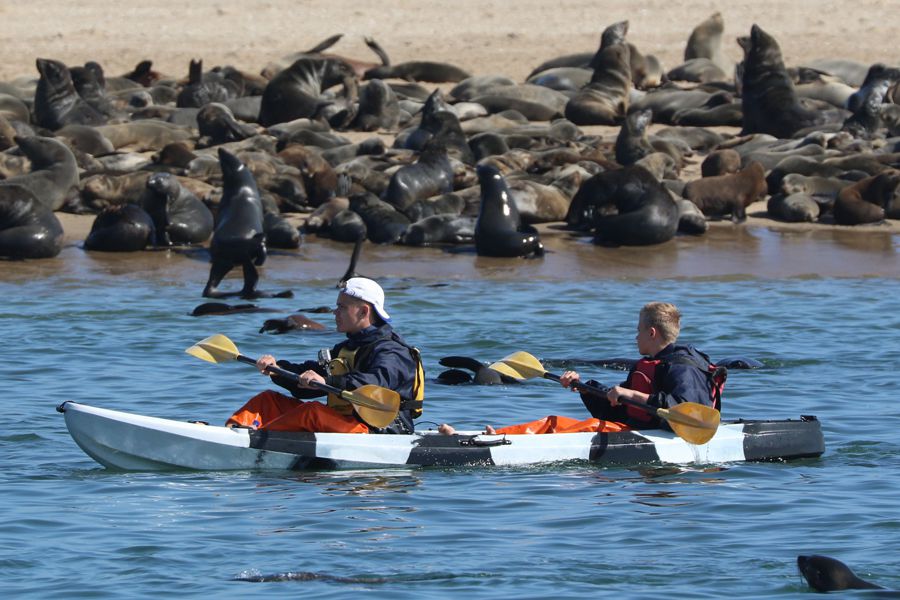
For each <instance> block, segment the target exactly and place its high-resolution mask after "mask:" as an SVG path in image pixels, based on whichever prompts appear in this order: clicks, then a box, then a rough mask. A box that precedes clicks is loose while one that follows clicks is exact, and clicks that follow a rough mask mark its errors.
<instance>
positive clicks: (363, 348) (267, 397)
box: [226, 277, 424, 433]
mask: <svg viewBox="0 0 900 600" xmlns="http://www.w3.org/2000/svg"><path fill="white" fill-rule="evenodd" d="M390 320H391V317H390V315H389V314H388V312H387V310H385V308H384V290H382V289H381V286H380V285H378V284H377V283H376V282H375V281H373V280H371V279H367V278H365V277H353V278H351V279H348V280H347V282H346V284H345V285H344V287H343V288H341V291H340V293H339V294H338V298H337V307H336V308H335V309H334V322H335V324H336V325H337V330H338V331H340V332H342V333H345V334H346V335H347V339H346V340H345V341H343V342H341V343H339V344H337V345H336V346H335V347H334V348H332V349H331V354H330V356H332V357H334V358H332V359H330V360H328V361H327V362H326V364H320V363H319V362H316V361H306V362H304V363H300V364H292V363H290V362H288V361H284V360H280V361H276V360H275V358H274V357H273V356H271V355H268V354H267V355H265V356H262V357H260V358H259V360H258V361H257V362H256V366H257V368H258V369H259V370H260V371H261V372H263V373H265V372H266V369H267V368H268V367H270V366H272V365H276V364H277V365H278V366H279V367H281V368H283V369H286V370H288V371H292V372H294V373H297V374H298V375H297V378H296V379H294V378H287V377H279V376H276V375H272V376H271V377H272V381H274V382H275V383H277V384H278V385H280V386H282V387H284V388H286V389H287V390H289V391H290V392H291V394H292V395H293V397H291V396H286V395H284V394H281V393H279V392H275V391H272V390H267V391H265V392H262V393H261V394H258V395H256V396H254V397H253V398H251V399H250V401H249V402H247V404H245V405H244V406H243V407H241V408H240V410H238V411H237V412H235V413H234V414H233V415H232V416H231V417H230V418H229V419H228V421H227V422H226V425H228V426H235V425H239V426H245V427H251V428H254V429H266V430H270V431H319V432H337V433H412V432H413V418H415V417H417V416H419V415H420V414H421V412H422V397H423V396H424V393H423V392H424V388H423V385H424V372H423V371H422V369H421V358H420V357H419V351H418V350H416V349H415V348H413V347H412V346H410V345H409V344H407V343H406V342H405V341H404V340H403V338H401V337H400V336H399V335H398V334H397V333H396V332H395V331H394V330H393V328H392V327H391V325H390ZM313 382H319V383H327V384H328V385H330V386H333V387H336V388H340V389H342V390H353V389H356V388H358V387H361V386H363V385H377V386H380V387H385V388H388V389H391V390H394V391H396V392H397V393H398V394H400V398H401V405H400V413H399V414H398V416H397V419H396V420H395V421H394V422H393V423H392V424H391V425H389V426H388V427H386V428H384V429H374V428H372V427H371V426H369V425H367V424H366V423H364V422H363V421H362V420H361V419H360V418H359V417H358V415H357V414H356V413H355V412H354V411H353V405H352V404H350V403H349V402H347V401H346V400H344V399H342V398H340V397H339V396H336V395H334V394H328V403H327V404H322V403H320V402H304V401H302V400H298V398H313V397H316V396H321V395H322V394H323V392H321V391H320V390H319V389H318V388H314V387H312V386H311V385H310V384H311V383H313Z"/></svg>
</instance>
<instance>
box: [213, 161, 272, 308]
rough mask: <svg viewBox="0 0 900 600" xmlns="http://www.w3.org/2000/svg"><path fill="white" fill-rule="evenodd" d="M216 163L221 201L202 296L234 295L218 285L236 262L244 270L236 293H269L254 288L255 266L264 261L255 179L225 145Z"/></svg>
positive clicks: (252, 295) (247, 295) (250, 295)
mask: <svg viewBox="0 0 900 600" xmlns="http://www.w3.org/2000/svg"><path fill="white" fill-rule="evenodd" d="M219 164H220V167H221V169H222V186H223V190H222V201H221V203H220V204H219V213H218V222H217V224H216V228H215V231H214V232H213V236H212V242H210V245H209V253H210V261H211V263H212V264H211V266H210V269H209V280H208V281H207V282H206V287H204V288H203V296H204V297H206V298H222V297H225V296H229V295H235V294H233V293H225V292H220V291H219V290H218V286H219V284H220V283H221V282H222V279H223V278H224V277H225V275H226V274H228V272H229V271H230V270H231V269H233V268H234V267H235V266H237V265H241V267H242V268H243V271H244V286H243V288H242V289H241V291H240V292H238V293H237V294H238V295H240V296H241V297H242V298H261V297H266V296H270V295H271V294H266V293H263V292H260V291H259V290H258V289H257V287H256V285H257V283H258V282H259V273H258V272H257V270H256V267H257V266H260V265H262V264H263V263H264V262H265V261H266V242H265V235H266V234H265V231H264V228H263V207H262V200H261V199H260V196H259V189H258V188H257V186H256V180H255V179H254V178H253V175H252V174H251V173H250V170H249V169H248V168H247V167H246V165H244V163H242V162H241V161H240V160H239V159H238V158H237V157H236V156H235V155H234V154H232V153H231V152H229V151H228V150H225V149H224V148H219Z"/></svg>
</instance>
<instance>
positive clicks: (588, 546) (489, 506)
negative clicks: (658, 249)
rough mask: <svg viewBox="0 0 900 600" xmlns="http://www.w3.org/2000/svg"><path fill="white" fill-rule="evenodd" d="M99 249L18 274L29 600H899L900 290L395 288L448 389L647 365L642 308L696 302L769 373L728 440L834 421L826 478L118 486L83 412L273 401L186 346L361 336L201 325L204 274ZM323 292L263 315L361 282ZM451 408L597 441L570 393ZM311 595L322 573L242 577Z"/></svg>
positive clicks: (449, 410)
mask: <svg viewBox="0 0 900 600" xmlns="http://www.w3.org/2000/svg"><path fill="white" fill-rule="evenodd" d="M80 252H81V251H80V250H77V249H68V250H67V251H66V253H65V254H64V256H63V257H62V258H61V259H57V260H56V261H47V262H45V263H42V264H37V263H29V264H28V265H27V266H26V265H22V264H21V263H2V264H0V274H2V275H3V277H2V281H0V295H2V297H3V298H4V303H3V306H2V307H0V327H2V329H0V330H2V332H3V337H4V339H5V344H6V350H5V352H4V357H5V360H3V361H2V365H0V378H2V381H3V386H4V396H5V398H6V400H5V402H4V407H5V412H6V414H7V425H6V427H5V428H4V429H3V431H2V432H0V456H2V462H3V464H4V467H5V468H4V469H3V471H2V475H0V514H2V516H3V518H2V519H0V573H2V574H3V578H4V582H3V590H4V592H3V595H4V597H8V598H123V597H135V598H142V597H158V596H160V595H163V594H164V595H167V596H175V597H197V598H200V597H204V598H206V597H217V598H226V597H227V598H249V597H262V596H265V597H267V598H296V597H317V598H328V597H334V598H343V597H347V596H348V595H349V594H366V595H371V596H375V597H388V596H389V597H391V598H395V599H399V598H422V597H460V596H462V595H463V594H465V595H466V597H470V598H472V597H477V598H513V597H515V598H547V597H551V596H556V597H566V598H570V597H585V598H586V597H618V598H661V597H690V598H722V597H724V596H732V597H741V598H782V597H799V596H801V595H803V596H806V595H807V594H810V593H811V592H810V591H809V589H808V587H807V586H806V584H805V582H803V581H802V579H801V577H800V576H799V575H798V574H797V572H796V569H795V567H794V561H795V558H796V556H797V554H801V553H820V554H828V555H831V556H835V557H837V558H840V559H841V560H843V561H844V562H846V563H848V564H850V565H852V566H853V567H855V568H856V570H857V572H858V573H860V574H861V575H863V576H866V577H868V578H870V579H873V580H876V581H878V582H879V583H882V584H883V585H886V586H889V587H894V588H900V574H898V573H900V554H898V553H897V552H896V548H897V544H898V541H900V513H898V511H897V488H898V486H897V475H898V467H900V460H898V434H897V431H898V425H900V423H898V414H900V409H898V408H897V407H898V403H897V397H898V396H897V388H898V386H897V383H896V381H897V365H898V361H897V356H898V355H900V336H898V331H900V316H898V298H900V281H898V280H897V279H891V278H859V279H853V278H849V279H848V278H839V279H831V278H819V277H805V278H791V279H783V280H768V279H752V278H736V279H730V280H725V279H710V278H694V279H691V278H681V279H678V280H667V279H659V280H627V279H621V278H620V279H613V280H599V279H598V280H583V279H579V280H577V281H572V282H563V281H548V280H542V281H531V282H529V281H527V277H521V276H520V277H517V280H504V279H502V278H500V279H494V280H483V279H477V278H476V279H471V278H469V279H465V278H461V279H451V280H450V281H449V282H447V283H446V285H435V284H436V283H437V282H436V281H433V280H429V279H407V278H403V277H400V276H395V277H390V278H387V279H385V280H383V284H384V286H385V287H386V288H387V290H388V296H389V301H388V306H389V309H390V310H391V312H392V313H393V314H394V315H395V323H396V325H397V327H398V329H399V330H400V331H401V332H403V333H404V334H405V335H406V336H407V338H408V339H409V340H410V341H412V342H413V343H415V344H417V345H418V346H419V347H420V348H421V349H422V350H423V353H424V356H425V359H426V369H427V370H428V372H429V375H431V376H434V375H436V374H437V373H438V372H440V371H441V370H442V367H440V366H439V365H438V362H437V361H438V359H439V358H440V357H442V356H448V355H453V354H462V355H468V356H474V357H477V358H480V359H482V360H485V361H490V360H495V359H497V358H500V357H502V356H504V355H506V354H509V353H510V352H512V351H515V350H527V351H529V352H531V353H533V354H535V355H537V356H539V357H544V358H557V359H565V358H568V359H596V358H605V357H612V356H634V352H635V350H634V341H633V338H634V325H635V323H634V320H635V318H636V314H637V310H638V309H639V307H640V306H641V304H643V303H644V302H646V301H649V300H651V299H665V300H670V301H674V302H675V303H677V304H678V305H679V306H680V307H681V308H682V310H683V313H684V314H685V319H684V327H683V331H682V340H684V341H691V342H695V343H696V344H698V345H699V346H700V347H701V348H703V349H705V350H706V351H708V352H709V353H710V354H711V355H712V357H713V358H724V357H734V356H746V357H751V358H756V359H758V360H761V361H762V362H764V363H765V368H763V369H760V370H755V371H732V373H731V375H730V378H729V383H728V387H727V390H726V392H727V394H726V404H725V416H726V417H732V418H736V417H747V418H766V417H776V418H788V417H797V416H799V415H801V414H815V415H818V417H819V418H820V419H821V421H822V424H823V429H824V431H825V438H826V445H827V451H826V454H825V455H824V456H823V457H822V458H821V459H816V460H804V461H798V462H792V463H789V464H732V465H725V466H721V467H715V468H712V467H704V468H689V469H675V468H660V467H657V468H640V469H600V468H597V467H594V466H590V465H559V466H543V467H540V468H533V469H495V470H485V469H448V470H440V469H433V470H394V471H367V472H349V473H348V472H341V473H327V472H312V473H266V474H258V473H244V472H241V473H183V472H174V473H117V472H109V471H106V470H104V469H103V468H101V467H100V466H99V465H97V464H96V463H94V462H93V461H92V460H91V459H89V458H88V457H87V456H86V455H85V454H84V453H82V451H81V450H80V449H79V448H78V447H77V446H76V445H75V443H74V442H73V441H72V440H71V438H70V437H69V435H68V433H67V432H66V429H65V425H64V421H63V418H62V416H61V415H60V414H58V413H56V412H55V410H54V407H55V406H56V405H57V404H59V403H60V402H62V401H64V400H75V401H78V402H85V403H89V404H95V405H98V406H104V407H109V408H115V409H122V410H128V411H134V412H140V413H145V414H151V415H155V416H163V417H171V418H176V419H194V418H201V419H207V420H209V421H213V422H219V421H222V420H224V419H225V417H226V416H227V415H228V414H229V413H230V412H231V410H232V409H234V408H235V407H237V406H239V405H240V404H241V403H243V402H244V401H245V400H246V398H248V397H249V396H250V395H252V394H253V393H255V392H256V391H258V390H259V389H260V387H261V386H262V385H263V384H264V381H265V380H264V379H263V378H262V377H261V376H259V375H257V374H256V373H255V372H254V371H253V370H252V369H251V368H249V367H245V366H242V365H239V364H233V365H220V366H215V365H210V364H207V363H202V362H200V361H197V360H196V359H193V358H191V357H189V356H187V355H186V354H184V352H183V351H184V349H185V348H186V347H187V346H189V345H191V344H192V343H193V342H195V341H198V340H200V339H202V338H204V337H206V336H208V335H210V334H212V333H217V332H220V333H225V334H227V335H228V336H229V337H231V338H232V339H233V340H234V341H235V342H236V343H237V344H238V345H239V347H240V348H241V350H242V352H244V353H245V354H249V355H251V356H256V355H259V354H260V353H263V352H273V353H274V354H276V356H284V357H295V358H302V357H307V356H309V357H311V356H314V355H315V352H316V351H317V350H318V349H319V348H321V347H326V346H331V345H332V344H333V343H334V342H335V341H336V340H337V337H336V334H334V333H325V334H321V333H319V334H289V335H283V336H272V335H261V334H258V333H257V331H258V329H259V327H260V325H261V323H262V321H263V320H264V319H265V318H266V317H267V316H269V315H265V314H241V315H233V316H227V317H205V318H194V317H191V316H188V313H189V311H190V310H191V309H192V308H193V307H194V306H196V305H197V304H199V303H200V302H202V298H200V297H199V292H200V290H201V288H202V285H203V283H204V282H205V278H206V273H207V265H206V264H205V263H203V262H202V261H200V260H193V259H192V258H185V257H181V256H173V257H168V258H165V259H154V260H153V261H150V262H149V263H146V264H145V263H140V265H139V266H136V267H128V268H126V267H123V265H126V264H128V261H129V260H133V259H128V258H127V257H114V258H113V257H110V258H108V259H103V260H97V259H92V260H90V261H87V260H85V259H80V258H78V257H77V256H75V254H74V253H80ZM67 256H68V257H69V260H70V261H73V262H70V263H69V267H68V268H62V267H61V265H65V264H66V263H65V262H64V261H65V260H67V259H66V257H67ZM73 257H74V258H73ZM282 260H283V261H284V260H287V259H282ZM460 260H469V259H468V258H466V257H462V258H461V259H460ZM545 260H552V257H549V258H547V259H545ZM60 261H63V262H60ZM36 264H37V266H35V265H36ZM278 264H279V263H278V262H277V261H276V262H275V265H276V267H277V265H278ZM281 264H285V263H283V262H282V263H281ZM523 268H524V269H526V270H527V268H528V267H527V266H526V267H523ZM25 269H27V275H22V274H21V273H25V272H26V271H25ZM303 270H304V267H303V265H302V264H300V263H298V264H297V265H296V266H294V267H292V269H290V270H289V269H284V270H283V271H282V270H278V269H277V268H275V267H270V268H269V272H267V273H266V274H265V276H264V280H263V283H264V285H265V287H267V288H270V289H283V288H292V289H293V290H294V291H295V293H296V294H297V297H296V298H295V299H293V300H269V301H263V302H262V304H263V305H265V306H270V307H272V308H274V309H276V310H277V311H278V312H277V313H275V314H274V315H272V316H278V315H279V314H280V315H286V314H289V313H290V312H292V311H294V310H296V309H298V308H300V307H307V306H319V305H328V306H331V305H333V302H334V297H335V290H334V288H333V285H334V281H335V279H336V277H337V275H339V274H340V273H336V274H335V277H333V278H330V279H325V278H317V279H308V278H304V276H303ZM573 279H575V278H573ZM235 285H236V283H235ZM311 316H312V317H313V318H317V319H319V320H321V321H322V322H324V323H327V324H329V325H332V322H331V321H330V319H329V316H328V315H311ZM581 371H582V372H583V373H585V374H586V375H590V376H593V377H595V378H597V379H601V380H604V381H608V382H615V381H617V380H619V379H621V377H622V373H621V372H613V371H604V370H600V369H596V368H590V367H586V368H583V369H581ZM428 392H429V395H428V404H427V410H426V415H425V417H424V421H422V422H420V427H422V428H427V427H428V426H429V425H428V424H427V422H428V421H433V422H435V423H440V422H443V421H447V422H451V423H454V424H455V425H457V426H458V427H465V428H476V427H480V426H481V425H482V424H485V423H492V424H494V425H503V424H509V423H513V422H518V421H521V420H527V419H531V418H536V417H539V416H543V415H545V414H550V413H557V414H565V415H571V416H584V414H583V408H582V407H581V404H580V402H579V400H578V398H577V396H576V395H575V394H571V393H569V392H566V391H564V390H562V389H561V388H559V387H557V386H555V385H554V384H551V383H550V382H541V381H535V382H530V383H528V384H527V385H524V386H521V387H515V388H484V387H482V388H476V387H442V386H437V385H431V386H430V387H429V390H428ZM289 572H290V573H295V574H297V573H307V574H313V575H307V576H305V577H303V578H302V579H304V580H292V581H278V582H268V583H250V582H246V581H238V580H236V579H237V578H241V577H244V578H246V577H253V576H256V575H275V574H284V573H289Z"/></svg>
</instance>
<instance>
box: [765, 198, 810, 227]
mask: <svg viewBox="0 0 900 600" xmlns="http://www.w3.org/2000/svg"><path fill="white" fill-rule="evenodd" d="M766 212H767V213H769V216H770V217H772V218H773V219H779V220H781V221H787V222H788V223H815V222H816V221H817V220H818V219H819V216H820V215H821V214H822V208H821V207H820V206H819V203H818V202H816V201H815V200H814V199H813V197H812V196H810V195H809V194H807V193H804V192H795V193H793V194H775V195H774V196H771V197H770V198H769V201H768V202H767V203H766Z"/></svg>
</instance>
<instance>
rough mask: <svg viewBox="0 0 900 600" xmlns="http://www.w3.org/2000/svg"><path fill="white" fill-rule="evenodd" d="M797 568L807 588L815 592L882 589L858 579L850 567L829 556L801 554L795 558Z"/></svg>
mask: <svg viewBox="0 0 900 600" xmlns="http://www.w3.org/2000/svg"><path fill="white" fill-rule="evenodd" d="M797 568H798V569H799V570H800V573H801V574H802V575H803V577H804V578H805V579H806V582H807V583H808V584H809V586H810V587H811V588H813V589H814V590H816V591H817V592H836V591H839V590H874V589H884V588H882V587H881V586H880V585H876V584H874V583H872V582H871V581H866V580H865V579H862V578H860V577H859V576H858V575H857V574H856V573H854V572H853V570H852V569H851V568H850V567H848V566H847V565H845V564H844V563H842V562H841V561H839V560H837V559H835V558H831V557H830V556H822V555H820V554H812V555H809V556H804V555H802V554H801V555H800V556H798V557H797Z"/></svg>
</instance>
